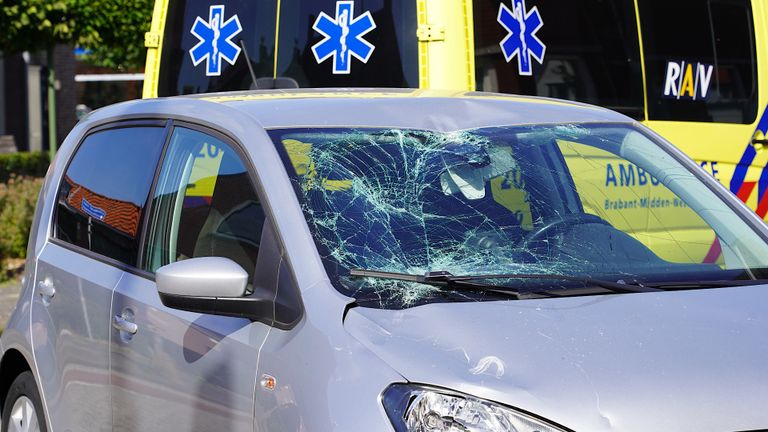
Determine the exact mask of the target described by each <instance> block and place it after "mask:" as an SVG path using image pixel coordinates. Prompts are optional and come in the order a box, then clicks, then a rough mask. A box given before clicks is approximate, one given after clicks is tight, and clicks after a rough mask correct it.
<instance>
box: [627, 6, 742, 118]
mask: <svg viewBox="0 0 768 432" xmlns="http://www.w3.org/2000/svg"><path fill="white" fill-rule="evenodd" d="M638 4H639V9H640V20H641V25H642V29H643V49H644V52H645V64H646V73H647V77H648V116H649V118H650V119H651V120H675V121H701V122H716V123H745V124H748V123H752V122H753V121H754V120H755V117H756V115H757V80H756V76H757V64H756V61H755V41H754V28H753V25H752V22H753V21H752V8H751V5H750V2H749V0H708V1H701V0H675V1H669V0H639V2H638Z"/></svg>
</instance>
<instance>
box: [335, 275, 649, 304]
mask: <svg viewBox="0 0 768 432" xmlns="http://www.w3.org/2000/svg"><path fill="white" fill-rule="evenodd" d="M349 274H350V276H358V277H374V278H380V279H394V280H402V281H407V282H418V283H424V284H430V285H437V286H447V287H448V288H456V287H473V289H480V290H484V291H497V292H499V291H500V292H505V293H507V292H509V293H515V294H516V295H517V297H518V298H519V297H520V294H521V293H520V291H518V290H516V289H514V288H512V287H508V286H504V285H494V284H478V283H472V281H477V280H484V279H537V280H564V281H574V282H582V283H585V284H588V285H594V286H598V287H600V288H604V289H607V290H608V291H611V292H615V293H636V292H649V291H661V290H660V289H659V288H657V287H649V286H643V285H641V284H627V283H623V282H612V281H607V280H602V279H594V278H591V277H582V276H568V275H562V274H537V273H501V274H487V275H461V276H454V275H452V274H451V273H450V272H447V271H433V272H428V273H426V274H424V275H416V274H410V273H398V272H385V271H378V270H363V269H352V270H350V272H349ZM525 294H546V295H551V296H557V294H554V293H552V292H551V291H547V290H538V291H526V292H525Z"/></svg>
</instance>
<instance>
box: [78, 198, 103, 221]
mask: <svg viewBox="0 0 768 432" xmlns="http://www.w3.org/2000/svg"><path fill="white" fill-rule="evenodd" d="M80 208H81V209H82V210H83V212H84V213H85V214H87V215H88V216H90V217H92V218H96V219H98V220H104V216H106V215H107V212H106V211H104V209H102V208H98V207H96V206H95V205H93V204H91V203H89V202H88V201H87V200H86V199H85V198H83V200H82V202H80Z"/></svg>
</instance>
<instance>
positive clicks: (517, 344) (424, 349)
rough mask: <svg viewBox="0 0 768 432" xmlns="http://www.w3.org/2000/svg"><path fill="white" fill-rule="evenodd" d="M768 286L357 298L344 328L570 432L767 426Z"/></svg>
mask: <svg viewBox="0 0 768 432" xmlns="http://www.w3.org/2000/svg"><path fill="white" fill-rule="evenodd" d="M767 310H768V285H759V286H751V287H738V288H719V289H702V290H690V291H677V292H654V293H640V294H621V295H602V296H586V297H571V298H559V299H542V300H517V301H515V300H511V301H495V302H470V303H437V304H429V305H424V306H418V307H413V308H410V309H405V310H381V309H372V308H362V307H357V308H353V309H351V310H350V311H349V312H348V314H347V317H346V319H345V326H346V328H347V329H348V331H349V332H350V333H351V334H352V335H353V336H354V337H356V338H357V339H358V340H359V341H361V342H362V343H363V344H364V345H366V346H367V347H368V349H370V350H371V351H373V352H374V353H375V354H377V355H378V356H379V357H381V358H382V359H383V360H384V361H386V362H387V363H388V364H389V365H390V366H392V367H393V368H394V369H395V370H396V371H398V372H399V373H400V374H401V375H402V376H403V377H404V378H405V379H407V380H408V381H410V382H415V383H422V384H428V385H435V386H440V387H447V388H451V389H454V390H457V391H461V392H465V393H468V394H472V395H474V396H477V397H481V398H486V399H489V400H493V401H497V402H500V403H503V404H506V405H509V406H512V407H517V408H520V409H522V410H525V411H529V412H532V413H535V414H537V415H540V416H542V417H544V418H547V419H550V420H551V421H554V422H556V423H559V424H562V425H563V426H566V427H568V428H570V429H572V430H574V431H586V432H599V431H627V432H634V431H637V432H649V431H652V432H687V431H690V432H705V431H713V432H735V431H747V430H756V429H768V409H766V402H768V314H767V313H766V311H767Z"/></svg>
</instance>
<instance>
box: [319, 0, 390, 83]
mask: <svg viewBox="0 0 768 432" xmlns="http://www.w3.org/2000/svg"><path fill="white" fill-rule="evenodd" d="M354 9H355V2H354V1H338V2H336V18H335V19H334V18H331V17H330V16H328V15H327V14H326V13H325V12H320V15H319V16H318V17H317V19H316V20H315V24H314V25H312V28H313V29H314V30H315V31H316V32H318V33H320V34H321V35H323V36H324V38H323V40H321V41H320V42H318V43H316V44H315V45H313V46H312V54H314V55H315V60H316V61H317V62H318V63H322V62H324V61H325V60H327V59H328V58H329V57H331V56H333V73H334V74H348V73H349V72H350V63H351V62H352V56H354V57H355V58H356V59H358V60H360V61H361V62H363V63H368V59H370V58H371V54H372V53H373V50H374V48H376V47H374V46H373V45H371V44H370V43H369V42H368V41H367V40H365V39H363V36H365V34H366V33H368V32H369V31H371V30H373V29H375V28H376V23H375V22H373V17H372V16H371V12H370V11H366V12H365V13H364V14H362V15H360V16H358V17H354Z"/></svg>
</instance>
